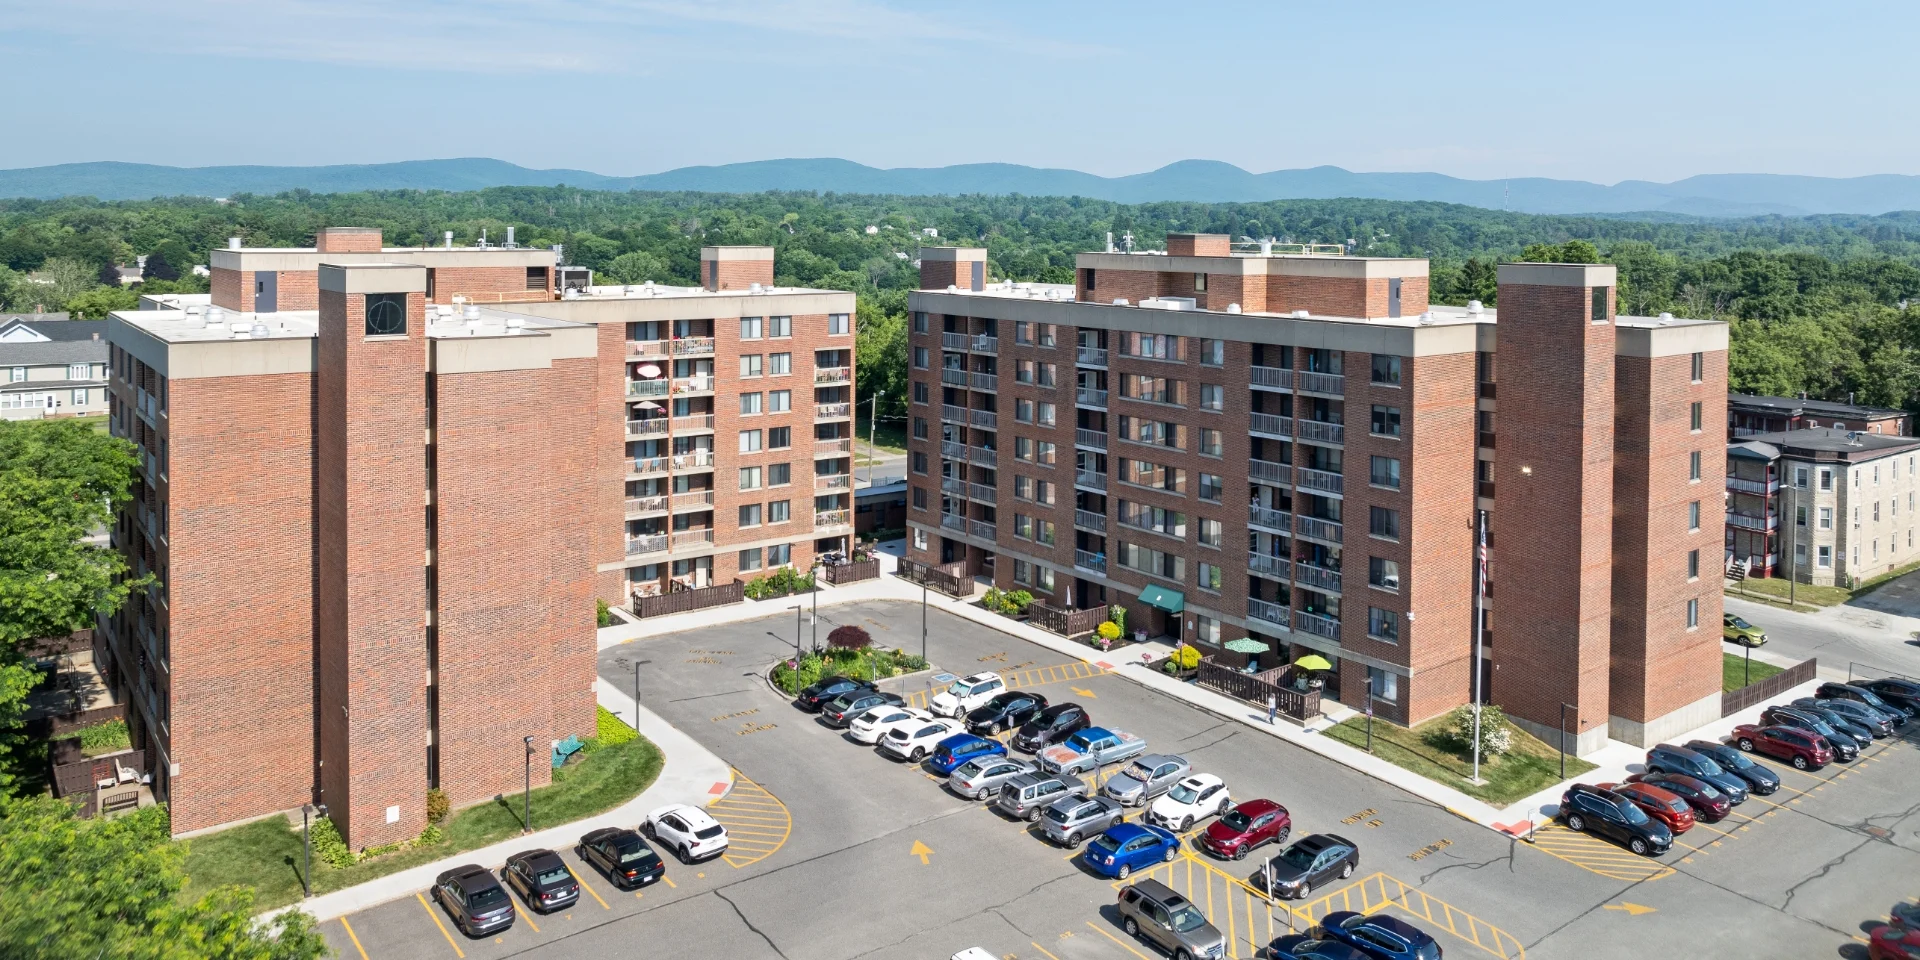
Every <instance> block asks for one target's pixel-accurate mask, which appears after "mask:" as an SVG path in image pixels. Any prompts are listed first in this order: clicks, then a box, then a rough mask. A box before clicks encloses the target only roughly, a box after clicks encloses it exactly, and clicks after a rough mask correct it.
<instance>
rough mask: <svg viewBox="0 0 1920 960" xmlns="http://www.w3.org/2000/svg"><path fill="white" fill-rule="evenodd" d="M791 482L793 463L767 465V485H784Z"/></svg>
mask: <svg viewBox="0 0 1920 960" xmlns="http://www.w3.org/2000/svg"><path fill="white" fill-rule="evenodd" d="M792 482H793V464H790V463H774V464H768V465H767V486H769V487H784V486H786V485H787V484H789V483H792Z"/></svg>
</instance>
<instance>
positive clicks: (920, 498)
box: [913, 487, 927, 550]
mask: <svg viewBox="0 0 1920 960" xmlns="http://www.w3.org/2000/svg"><path fill="white" fill-rule="evenodd" d="M913 508H914V509H915V510H925V509H926V508H927V491H926V489H925V488H924V487H914V488H913ZM917 546H919V547H920V549H922V550H925V549H926V548H927V539H926V536H925V535H924V534H923V535H921V537H920V540H919V543H918V544H917Z"/></svg>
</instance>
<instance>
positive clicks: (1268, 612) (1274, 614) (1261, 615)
mask: <svg viewBox="0 0 1920 960" xmlns="http://www.w3.org/2000/svg"><path fill="white" fill-rule="evenodd" d="M1287 613H1288V611H1287V608H1286V607H1283V606H1281V605H1279V604H1277V603H1274V602H1273V601H1271V600H1256V599H1254V598H1253V597H1248V598H1247V618H1248V619H1250V620H1258V621H1260V622H1261V623H1266V624H1271V625H1273V626H1276V627H1279V628H1280V629H1282V630H1287V629H1290V628H1289V627H1288V626H1287Z"/></svg>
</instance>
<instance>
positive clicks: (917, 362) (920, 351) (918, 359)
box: [913, 347, 927, 402]
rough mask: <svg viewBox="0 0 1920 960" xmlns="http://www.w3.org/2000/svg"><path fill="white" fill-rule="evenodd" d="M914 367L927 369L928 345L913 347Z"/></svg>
mask: <svg viewBox="0 0 1920 960" xmlns="http://www.w3.org/2000/svg"><path fill="white" fill-rule="evenodd" d="M913 368H914V369H915V370H925V369H926V368H927V348H926V347H914V348H913ZM922 402H924V401H922Z"/></svg>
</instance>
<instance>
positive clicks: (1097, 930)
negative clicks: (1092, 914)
mask: <svg viewBox="0 0 1920 960" xmlns="http://www.w3.org/2000/svg"><path fill="white" fill-rule="evenodd" d="M1087 926H1088V927H1090V928H1092V930H1093V932H1095V933H1097V934H1099V935H1101V936H1103V937H1106V938H1107V939H1108V940H1112V941H1113V942H1114V943H1115V944H1116V945H1118V946H1119V947H1120V948H1121V949H1123V950H1125V951H1127V952H1128V953H1131V954H1133V955H1134V956H1136V957H1139V958H1140V960H1153V958H1152V957H1149V956H1147V955H1146V954H1144V953H1141V952H1140V951H1138V950H1135V949H1134V948H1132V947H1130V946H1128V945H1127V944H1126V943H1124V942H1122V941H1121V939H1120V938H1119V937H1116V936H1114V935H1113V934H1111V933H1108V932H1107V931H1105V930H1102V929H1100V928H1099V927H1096V926H1094V925H1093V921H1092V920H1088V921H1087Z"/></svg>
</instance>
